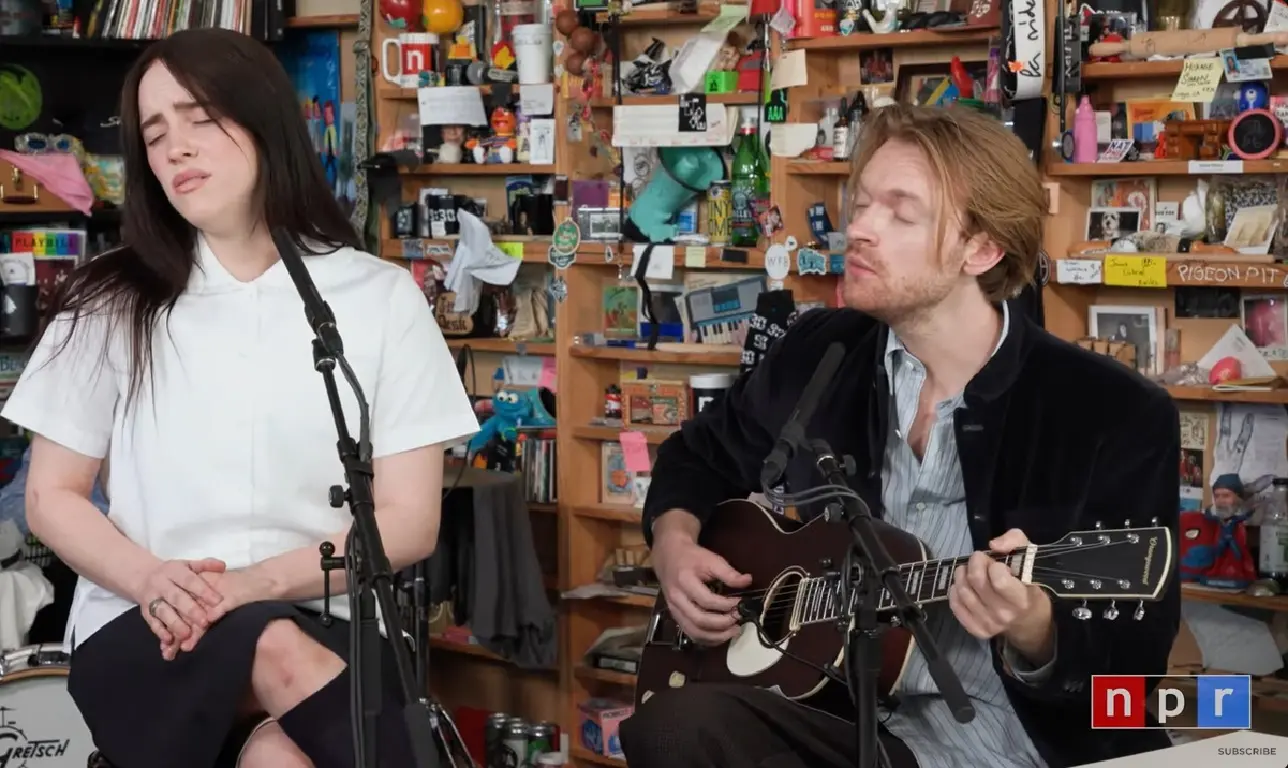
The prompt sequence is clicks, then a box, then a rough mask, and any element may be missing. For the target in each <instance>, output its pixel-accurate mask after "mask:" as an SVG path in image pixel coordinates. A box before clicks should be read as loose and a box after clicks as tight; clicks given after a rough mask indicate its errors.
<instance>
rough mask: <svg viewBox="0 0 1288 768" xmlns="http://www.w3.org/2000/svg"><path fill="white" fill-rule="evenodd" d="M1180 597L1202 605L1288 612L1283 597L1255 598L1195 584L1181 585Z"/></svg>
mask: <svg viewBox="0 0 1288 768" xmlns="http://www.w3.org/2000/svg"><path fill="white" fill-rule="evenodd" d="M1181 596H1182V597H1184V598H1185V599H1186V600H1194V601H1197V602H1202V603H1217V604H1218V605H1232V606H1237V607H1239V608H1259V609H1261V610H1266V611H1275V612H1276V613H1283V612H1288V597H1285V596H1284V595H1274V596H1273V597H1257V596H1255V595H1248V594H1244V593H1243V592H1234V591H1231V590H1228V589H1210V588H1208V587H1201V586H1199V585H1197V584H1183V585H1181Z"/></svg>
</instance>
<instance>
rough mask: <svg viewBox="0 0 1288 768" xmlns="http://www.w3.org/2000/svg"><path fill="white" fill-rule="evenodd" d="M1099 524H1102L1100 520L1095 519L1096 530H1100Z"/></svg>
mask: <svg viewBox="0 0 1288 768" xmlns="http://www.w3.org/2000/svg"><path fill="white" fill-rule="evenodd" d="M1101 526H1102V524H1101V522H1100V521H1099V520H1097V521H1096V530H1097V531H1098V530H1100V528H1101Z"/></svg>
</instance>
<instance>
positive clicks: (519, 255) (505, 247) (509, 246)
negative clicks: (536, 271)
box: [495, 242, 523, 261]
mask: <svg viewBox="0 0 1288 768" xmlns="http://www.w3.org/2000/svg"><path fill="white" fill-rule="evenodd" d="M495 245H496V247H497V250H499V251H501V253H504V254H505V255H506V256H509V257H511V258H515V259H518V260H519V261H523V243H504V242H503V243H496V244H495Z"/></svg>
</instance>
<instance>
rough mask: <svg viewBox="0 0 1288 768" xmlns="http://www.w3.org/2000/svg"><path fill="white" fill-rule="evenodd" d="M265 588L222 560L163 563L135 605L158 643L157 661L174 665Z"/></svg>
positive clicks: (151, 574)
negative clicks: (209, 632) (218, 622)
mask: <svg viewBox="0 0 1288 768" xmlns="http://www.w3.org/2000/svg"><path fill="white" fill-rule="evenodd" d="M263 586H264V585H261V584H260V581H259V580H258V579H256V578H255V577H254V576H253V575H251V574H249V573H248V572H247V571H242V570H234V571H229V570H228V566H227V564H226V563H224V562H223V561H222V560H217V559H214V558H205V559H202V560H166V561H165V562H163V563H161V564H160V565H158V566H157V567H156V568H154V569H153V570H152V572H151V573H149V574H148V575H147V577H146V578H145V579H144V580H143V585H142V587H141V588H140V589H139V591H138V599H137V600H136V602H138V604H139V610H140V611H141V612H142V613H143V620H144V621H146V622H147V623H148V626H149V627H151V629H152V633H153V634H155V635H156V636H157V639H158V640H160V642H161V656H162V657H163V658H164V659H166V660H167V661H173V660H174V659H175V658H176V657H178V655H179V653H180V652H187V651H191V650H192V649H193V648H196V647H197V642H198V641H199V640H200V639H201V638H202V636H204V635H205V633H206V632H207V631H208V630H209V629H210V627H212V626H214V624H215V622H217V621H219V620H220V619H222V618H223V617H224V616H225V615H227V614H228V613H229V612H230V611H232V610H233V609H235V608H237V607H239V606H242V605H246V604H247V603H251V602H254V601H256V600H260V599H263V595H262V594H261V593H262V592H263V591H264V590H263V589H262V588H261V587H263Z"/></svg>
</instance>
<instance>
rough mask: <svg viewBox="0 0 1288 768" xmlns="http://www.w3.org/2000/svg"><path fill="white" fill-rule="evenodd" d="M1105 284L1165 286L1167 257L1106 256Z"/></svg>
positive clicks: (1134, 286)
mask: <svg viewBox="0 0 1288 768" xmlns="http://www.w3.org/2000/svg"><path fill="white" fill-rule="evenodd" d="M1105 285H1126V286H1131V287H1133V288H1166V287H1167V259H1164V258H1160V257H1158V256H1106V257H1105Z"/></svg>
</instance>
